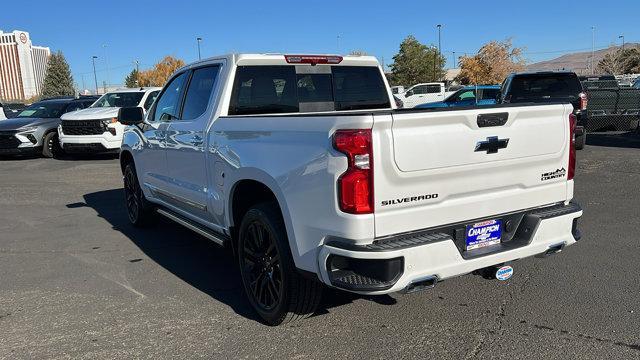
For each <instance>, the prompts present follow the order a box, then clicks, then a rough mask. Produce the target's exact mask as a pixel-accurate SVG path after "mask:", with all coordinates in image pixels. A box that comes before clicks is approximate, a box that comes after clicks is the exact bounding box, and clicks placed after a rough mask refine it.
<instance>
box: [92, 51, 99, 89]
mask: <svg viewBox="0 0 640 360" xmlns="http://www.w3.org/2000/svg"><path fill="white" fill-rule="evenodd" d="M97 58H98V57H97V56H95V55H93V56H92V57H91V62H92V63H93V81H95V83H96V95H98V77H97V76H96V59H97Z"/></svg>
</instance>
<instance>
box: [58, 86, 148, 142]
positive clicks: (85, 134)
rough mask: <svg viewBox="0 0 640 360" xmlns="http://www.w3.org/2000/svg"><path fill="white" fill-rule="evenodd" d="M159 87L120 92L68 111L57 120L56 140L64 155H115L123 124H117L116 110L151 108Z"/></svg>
mask: <svg viewBox="0 0 640 360" xmlns="http://www.w3.org/2000/svg"><path fill="white" fill-rule="evenodd" d="M159 92H160V88H157V87H146V88H132V89H120V90H117V91H113V92H108V93H106V94H104V95H102V96H101V97H100V98H99V99H98V100H96V102H95V103H93V104H92V105H91V106H90V107H88V108H86V109H82V110H77V111H72V112H68V113H66V114H64V115H62V117H61V118H60V119H61V120H62V121H61V122H60V125H59V126H58V140H59V142H60V147H61V148H62V149H63V150H64V151H65V152H67V153H95V152H118V151H119V150H120V144H121V143H122V134H123V133H124V125H122V124H120V123H119V122H118V121H117V118H116V117H117V116H118V109H119V108H121V107H127V106H140V107H142V108H143V109H144V110H145V111H146V110H148V109H149V108H150V107H151V104H153V101H154V100H155V99H156V97H157V96H158V93H159Z"/></svg>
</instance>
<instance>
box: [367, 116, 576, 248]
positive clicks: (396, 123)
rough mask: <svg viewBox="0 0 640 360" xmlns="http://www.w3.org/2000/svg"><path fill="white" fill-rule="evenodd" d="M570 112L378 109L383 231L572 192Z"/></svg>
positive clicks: (378, 218) (520, 206) (377, 188)
mask: <svg viewBox="0 0 640 360" xmlns="http://www.w3.org/2000/svg"><path fill="white" fill-rule="evenodd" d="M571 111H572V107H571V105H569V104H567V105H563V104H556V105H539V106H520V107H497V108H477V109H471V110H456V111H436V112H402V111H400V112H394V113H392V114H390V115H376V117H375V121H374V132H373V133H374V134H375V135H374V139H373V143H374V154H375V155H374V172H375V173H374V179H375V181H374V195H375V227H376V236H377V237H380V236H386V235H390V234H395V233H400V232H406V231H412V230H418V229H424V228H429V227H434V226H439V225H445V224H452V223H457V222H464V221H469V220H473V219H481V218H487V217H490V216H492V215H498V214H503V213H507V212H513V211H519V210H524V209H528V208H534V207H538V206H543V205H548V204H553V203H555V202H559V201H565V200H567V199H569V198H570V197H571V196H572V182H569V183H567V175H566V169H567V164H568V158H569V139H570V135H569V115H570V113H571ZM503 122H504V123H503ZM502 123H503V124H502Z"/></svg>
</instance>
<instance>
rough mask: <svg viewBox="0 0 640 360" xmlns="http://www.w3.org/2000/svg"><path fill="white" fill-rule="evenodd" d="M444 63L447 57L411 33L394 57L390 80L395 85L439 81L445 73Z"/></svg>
mask: <svg viewBox="0 0 640 360" xmlns="http://www.w3.org/2000/svg"><path fill="white" fill-rule="evenodd" d="M444 64H445V58H444V56H442V54H440V53H439V52H438V49H437V48H435V47H434V46H427V45H424V44H421V43H420V42H419V41H418V40H417V39H416V38H415V37H413V36H412V35H409V36H407V38H406V39H404V40H403V41H402V43H401V44H400V50H399V51H398V53H397V54H396V55H395V56H394V57H393V64H391V77H390V79H389V80H390V81H391V83H392V84H393V85H404V86H411V85H414V84H418V83H423V82H432V81H439V80H441V79H442V78H443V77H444V74H445V72H444Z"/></svg>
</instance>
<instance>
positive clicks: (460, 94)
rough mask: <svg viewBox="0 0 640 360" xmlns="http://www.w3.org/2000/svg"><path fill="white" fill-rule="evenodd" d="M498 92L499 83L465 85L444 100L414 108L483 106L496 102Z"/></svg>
mask: <svg viewBox="0 0 640 360" xmlns="http://www.w3.org/2000/svg"><path fill="white" fill-rule="evenodd" d="M498 92H500V85H474V86H465V87H463V88H462V89H460V90H458V91H456V92H454V93H453V94H451V95H449V96H448V97H447V98H446V99H444V101H438V102H432V103H426V104H420V105H417V106H415V108H416V109H436V108H448V107H459V106H476V105H479V106H483V105H493V104H495V103H496V96H498Z"/></svg>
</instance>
